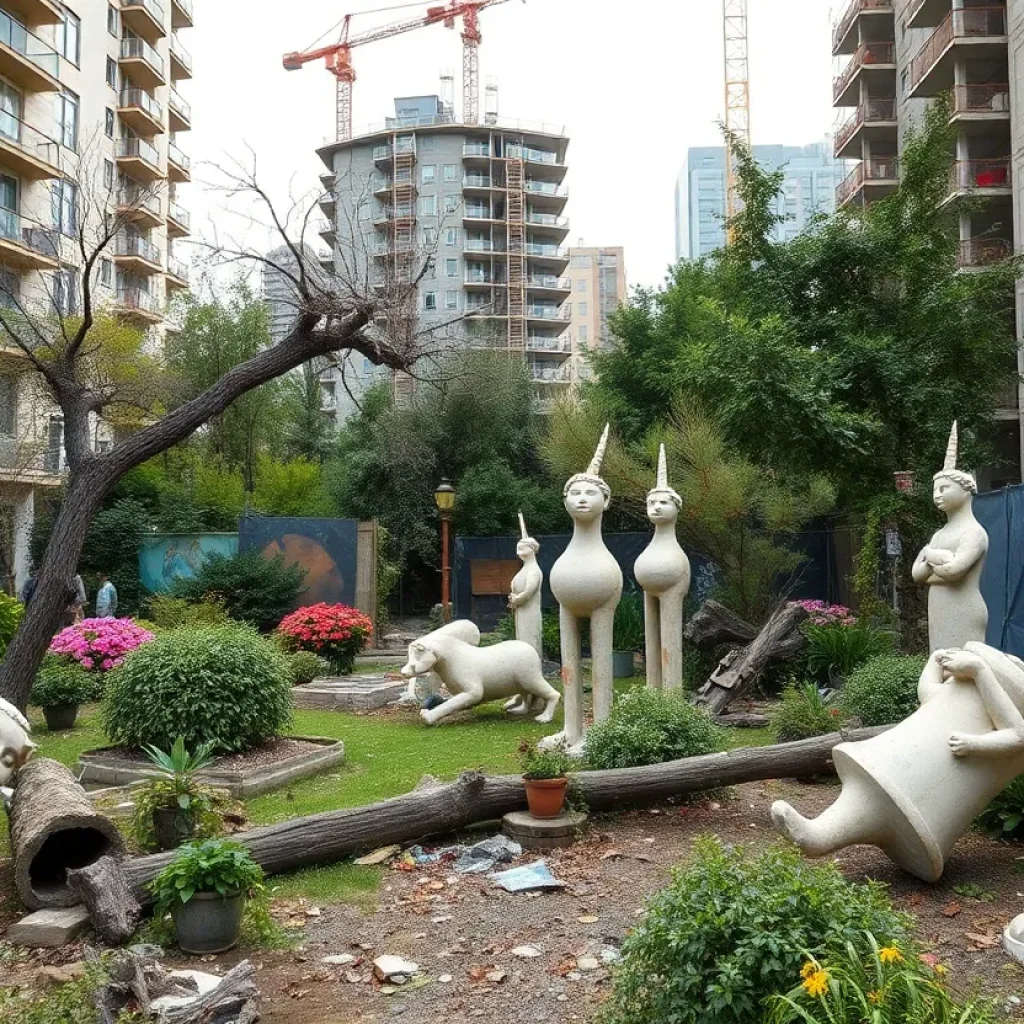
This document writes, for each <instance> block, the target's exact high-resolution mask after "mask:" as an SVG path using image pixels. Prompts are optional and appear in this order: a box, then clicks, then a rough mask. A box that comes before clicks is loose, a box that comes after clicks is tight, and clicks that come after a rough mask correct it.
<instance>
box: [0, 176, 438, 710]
mask: <svg viewBox="0 0 1024 1024" xmlns="http://www.w3.org/2000/svg"><path fill="white" fill-rule="evenodd" d="M222 174H223V176H224V181H225V184H223V186H222V187H223V190H224V192H225V193H226V194H228V195H230V196H234V197H245V196H247V197H249V198H250V199H251V200H252V201H253V202H254V204H256V205H257V206H258V207H259V209H260V210H261V211H262V214H261V216H262V217H263V218H264V223H265V224H266V226H267V227H269V228H270V229H272V230H273V231H274V232H276V234H277V235H279V236H280V238H281V239H282V240H283V242H284V244H285V246H287V249H288V251H289V252H290V254H291V259H290V260H289V262H288V265H286V266H285V265H281V266H277V267H276V269H277V270H278V271H279V272H280V273H282V274H283V275H285V276H286V277H287V278H288V280H289V281H290V283H291V286H292V288H293V290H294V295H295V301H296V315H295V319H294V322H293V324H292V326H291V329H290V330H289V332H288V333H287V335H286V336H284V337H283V338H282V339H281V340H280V341H278V342H277V343H275V344H273V345H271V346H270V347H268V348H266V349H263V350H262V351H260V352H258V353H257V354H255V355H254V356H252V357H251V358H249V359H247V360H245V361H244V362H242V363H239V364H238V365H236V366H234V367H232V368H230V369H229V370H227V372H225V373H224V374H223V375H222V376H221V377H220V379H219V380H217V381H216V383H214V384H213V385H212V386H210V387H209V388H207V389H206V390H205V391H203V392H202V393H201V394H198V395H196V396H195V397H193V398H191V399H189V400H188V401H185V402H184V403H183V404H181V405H178V406H177V407H176V408H174V409H173V410H172V411H171V412H169V413H167V414H166V415H163V416H161V417H159V418H157V417H156V416H155V414H153V413H152V412H151V413H150V415H149V416H148V417H146V418H144V419H143V420H141V422H140V424H139V425H138V428H137V429H135V430H133V431H132V432H131V433H129V434H128V435H127V436H125V437H124V438H123V439H121V440H119V442H118V443H116V444H115V445H114V446H113V447H112V448H111V449H110V450H109V451H105V452H99V451H96V450H95V449H94V446H93V445H92V444H91V443H90V433H91V429H90V425H91V424H92V423H94V422H95V420H96V418H97V417H102V416H104V415H105V414H106V413H108V411H109V410H110V409H111V408H112V407H115V406H117V405H118V404H122V405H123V404H124V403H126V402H127V403H128V404H132V405H138V406H140V407H141V406H143V405H144V404H145V398H146V396H145V395H144V394H141V393H139V394H137V393H128V394H126V393H125V388H124V387H122V386H120V385H121V384H122V383H123V382H121V381H118V380H117V379H112V378H111V377H110V375H109V374H108V375H104V374H103V373H101V372H97V368H98V367H102V365H103V359H102V354H103V353H102V346H101V341H102V334H103V330H102V324H103V322H104V318H106V319H107V321H108V322H109V316H108V314H107V311H106V310H105V309H104V308H103V307H102V303H101V301H100V298H99V296H100V294H102V293H101V292H99V289H98V288H97V276H98V267H99V262H100V260H101V258H102V257H103V254H104V253H106V252H107V251H108V250H109V248H110V247H111V245H112V244H114V242H115V240H116V239H117V238H119V237H120V234H121V232H123V230H124V228H125V225H126V223H127V221H128V220H129V219H130V218H131V215H132V205H133V204H128V205H126V204H125V203H124V202H123V200H124V198H125V197H120V198H121V200H122V201H121V202H114V201H112V199H111V197H110V196H94V197H92V199H91V200H89V201H87V202H83V204H82V207H81V216H80V223H79V225H78V229H77V236H76V238H75V239H74V244H75V249H76V253H75V256H76V263H77V269H76V271H75V274H76V278H77V288H78V292H79V295H80V308H79V309H78V310H77V311H75V312H71V311H70V310H69V309H68V308H67V304H66V303H65V302H63V301H62V297H61V296H58V295H56V294H54V288H53V286H52V284H51V283H50V282H49V281H48V280H43V281H40V284H39V294H41V295H43V296H44V301H42V302H40V303H38V304H33V303H31V302H29V301H28V300H25V301H22V302H21V303H19V308H18V309H17V310H15V311H13V312H12V311H11V310H8V309H4V308H0V327H2V328H4V329H5V330H6V331H7V333H8V337H9V344H13V345H16V346H17V348H18V349H20V350H21V352H22V353H23V354H24V356H25V357H26V358H27V359H28V360H29V361H30V363H31V365H32V367H33V369H34V370H35V371H36V372H37V373H38V374H39V375H40V377H41V378H42V380H43V381H44V382H45V384H46V387H47V388H48V390H49V392H50V394H51V395H52V398H53V401H54V402H55V403H56V405H57V406H59V408H60V410H61V413H62V414H63V418H64V430H65V435H64V436H65V449H66V457H67V478H66V482H65V489H64V500H63V502H62V504H61V507H60V510H59V511H58V513H57V516H56V519H55V521H54V525H53V533H52V536H51V539H50V543H49V547H48V548H47V551H46V554H45V556H44V558H43V560H42V563H41V565H40V566H39V575H38V585H37V588H36V591H35V594H34V596H33V598H32V601H31V603H30V605H29V607H28V610H27V614H26V616H25V619H24V620H23V622H22V625H21V628H20V629H19V631H18V633H17V635H16V636H15V638H14V640H13V641H12V643H11V645H10V646H9V647H8V649H7V652H6V655H5V657H4V660H3V663H2V665H0V695H3V696H4V697H5V698H7V699H8V700H10V701H11V702H12V703H14V704H15V705H16V706H18V707H21V708H24V706H25V704H26V701H27V698H28V694H29V691H30V689H31V686H32V680H33V678H34V676H35V673H36V671H37V669H38V667H39V664H40V662H41V660H42V658H43V656H44V654H45V652H46V649H47V646H48V644H49V642H50V639H51V637H52V636H53V634H54V632H55V631H56V629H57V628H58V627H59V625H60V622H61V617H62V615H63V613H64V610H65V608H66V607H67V604H68V600H69V594H70V587H71V580H72V578H73V576H74V573H75V571H76V565H77V563H78V559H79V556H80V554H81V551H82V546H83V543H84V541H85V537H86V533H87V531H88V528H89V524H90V522H91V520H92V517H93V515H94V514H95V513H96V511H97V510H98V509H99V507H100V505H101V503H102V501H103V498H104V496H105V495H106V494H107V492H108V491H109V490H110V488H111V487H112V486H113V485H114V484H115V483H116V482H117V481H118V480H119V479H120V478H121V477H122V476H124V475H125V473H127V472H128V471H129V470H131V469H133V468H134V467H135V466H138V465H140V464H141V463H143V462H145V461H146V460H147V459H150V458H152V457H153V456H154V455H157V454H159V453H160V452H163V451H166V450H167V449H168V448H170V447H172V446H173V445H175V444H177V443H179V442H180V441H183V440H184V439H185V438H187V437H188V436H189V435H190V434H192V432H193V431H195V430H196V429H197V428H199V427H201V426H202V425H203V424H204V423H206V422H207V421H208V420H210V419H211V418H212V417H215V416H217V415H219V414H220V413H222V412H223V411H224V410H225V409H226V408H227V407H228V406H229V405H230V404H231V402H233V401H234V400H235V399H236V398H238V397H239V396H240V395H243V394H245V393H246V392H248V391H250V390H252V389H253V388H256V387H259V386H260V385H261V384H265V383H266V382H268V381H270V380H273V379H274V378H277V377H280V376H281V375H283V374H286V373H288V372H289V371H291V370H293V369H294V368H296V367H298V366H300V365H301V364H302V363H304V362H306V361H308V360H311V359H314V358H316V357H319V356H328V355H330V354H332V353H338V352H345V351H352V352H356V353H359V354H360V355H361V356H363V357H365V358H366V359H368V360H370V361H371V362H372V363H374V364H376V365H379V366H385V367H388V368H389V369H391V370H393V371H398V372H409V371H410V370H411V368H412V366H413V364H414V363H415V361H416V359H417V358H418V357H419V356H420V355H421V354H422V350H423V344H422V338H421V337H420V336H419V335H418V334H416V333H415V332H412V331H401V332H393V331H388V330H384V329H382V327H386V326H387V325H388V324H389V323H393V322H394V321H395V320H396V319H400V318H401V317H403V316H405V315H407V314H406V312H405V311H406V310H407V309H408V303H409V297H410V295H411V294H412V293H414V292H415V286H416V283H417V281H418V280H419V278H420V277H421V276H422V274H423V273H425V272H426V270H427V266H428V262H427V261H424V263H423V264H422V266H420V267H418V268H416V269H414V270H413V271H412V272H411V273H409V274H408V275H406V276H405V277H404V280H403V281H402V282H401V287H400V288H397V289H394V288H388V287H387V282H384V285H385V286H384V287H381V286H380V284H378V285H377V286H376V287H373V286H370V285H369V282H368V280H367V278H366V276H365V273H364V271H363V269H362V268H361V267H360V268H352V272H351V273H342V274H339V275H336V276H335V277H333V278H330V279H325V276H324V274H323V273H322V272H321V268H320V267H319V265H316V266H314V265H312V261H311V260H310V255H309V250H308V249H307V248H306V247H304V246H303V245H302V244H301V239H302V238H303V236H304V234H305V233H306V231H307V229H308V218H309V212H308V210H307V211H306V212H305V214H303V215H301V216H298V217H296V210H295V208H294V207H293V208H292V209H290V210H289V211H288V212H287V214H285V215H281V214H279V212H278V210H277V209H275V206H274V204H273V203H272V202H271V201H270V198H269V196H268V195H267V193H266V192H265V191H264V189H263V188H262V187H261V186H260V184H259V183H258V182H257V180H256V176H255V171H248V170H245V169H242V168H237V169H234V170H231V171H222ZM83 178H84V175H83ZM144 200H145V197H142V196H140V197H135V201H136V202H143V201H144ZM115 211H116V212H115ZM210 251H211V255H212V256H213V257H214V258H215V259H216V260H217V261H218V262H219V263H220V264H222V265H223V264H238V263H244V262H249V263H252V262H254V261H255V262H262V263H266V262H267V257H265V256H263V255H261V254H260V253H259V252H256V251H254V250H253V249H252V248H246V247H243V246H236V245H232V244H230V243H227V244H224V243H220V242H217V243H216V244H214V245H212V246H211V247H210ZM46 299H48V301H46ZM396 310H401V312H396ZM129 390H130V389H129Z"/></svg>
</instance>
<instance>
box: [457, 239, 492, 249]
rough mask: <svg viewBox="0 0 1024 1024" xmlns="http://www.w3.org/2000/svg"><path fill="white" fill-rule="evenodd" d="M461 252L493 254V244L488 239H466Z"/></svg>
mask: <svg viewBox="0 0 1024 1024" xmlns="http://www.w3.org/2000/svg"><path fill="white" fill-rule="evenodd" d="M462 251H463V252H494V243H493V242H492V241H491V240H490V239H489V238H467V239H466V240H465V241H464V242H463V243H462Z"/></svg>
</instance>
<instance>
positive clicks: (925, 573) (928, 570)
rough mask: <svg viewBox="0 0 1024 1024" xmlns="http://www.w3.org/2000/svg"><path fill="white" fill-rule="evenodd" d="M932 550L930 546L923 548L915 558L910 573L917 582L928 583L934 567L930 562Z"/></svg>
mask: <svg viewBox="0 0 1024 1024" xmlns="http://www.w3.org/2000/svg"><path fill="white" fill-rule="evenodd" d="M930 551H931V549H930V548H927V547H925V548H922V549H921V552H920V554H919V555H918V556H917V558H915V559H914V564H913V565H912V566H911V568H910V575H911V576H913V578H914V582H915V583H926V582H928V579H929V577H930V576H931V575H932V567H931V565H930V564H929V562H928V555H929V553H930Z"/></svg>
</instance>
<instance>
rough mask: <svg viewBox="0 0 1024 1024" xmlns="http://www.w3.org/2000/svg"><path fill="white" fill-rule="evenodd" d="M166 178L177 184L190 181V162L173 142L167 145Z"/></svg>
mask: <svg viewBox="0 0 1024 1024" xmlns="http://www.w3.org/2000/svg"><path fill="white" fill-rule="evenodd" d="M167 177H168V178H170V179H171V181H177V182H182V181H191V180H192V161H191V159H190V158H189V157H188V156H186V155H185V154H184V153H182V151H181V150H180V149H178V147H177V146H176V145H175V144H174V143H173V142H168V143H167Z"/></svg>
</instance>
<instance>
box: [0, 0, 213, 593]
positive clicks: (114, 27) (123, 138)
mask: <svg viewBox="0 0 1024 1024" xmlns="http://www.w3.org/2000/svg"><path fill="white" fill-rule="evenodd" d="M192 24H193V12H192V0H111V2H109V3H108V2H106V0H67V2H66V3H60V2H57V0H0V303H3V304H4V305H7V306H8V307H10V306H15V305H20V306H21V307H23V308H25V309H27V310H30V311H38V312H42V313H46V312H50V313H52V312H53V311H54V307H56V309H57V310H58V311H59V312H61V313H65V314H67V313H74V312H76V311H77V310H78V309H79V307H80V303H81V295H79V294H78V291H79V277H80V272H79V269H78V268H79V264H80V260H81V257H80V254H79V253H78V252H77V251H76V246H75V244H74V236H75V235H76V232H77V231H78V228H79V225H80V223H81V221H82V220H83V218H85V219H86V222H87V223H88V222H89V221H88V218H89V217H90V215H91V216H92V217H93V218H95V219H96V220H98V216H99V214H98V212H97V211H103V210H107V211H109V212H110V213H115V212H117V213H120V214H121V215H122V217H123V218H124V219H125V221H126V223H125V226H124V228H123V230H121V231H119V233H118V235H117V237H116V238H115V239H114V241H113V243H112V245H111V246H110V247H109V249H108V252H107V254H106V256H105V257H104V258H103V259H101V260H100V262H99V264H98V268H97V272H96V289H95V292H96V295H95V298H96V301H97V302H98V304H100V305H101V306H105V307H106V308H109V309H112V310H113V311H115V312H116V313H118V314H119V315H122V316H124V317H126V318H128V319H129V320H131V321H132V322H133V323H136V324H138V325H139V326H140V327H142V328H143V329H145V330H146V331H147V332H149V333H150V334H151V335H152V337H153V339H154V341H158V340H159V339H160V338H161V337H162V332H163V329H164V327H163V320H164V316H163V313H164V309H165V307H166V303H167V300H168V298H169V297H171V296H172V295H173V294H174V293H175V292H177V291H181V290H183V289H186V288H187V287H188V270H187V268H186V266H185V263H184V262H183V261H182V259H181V258H180V256H179V254H178V253H177V252H176V251H175V244H176V241H177V240H178V239H181V238H183V237H184V236H187V235H188V233H189V215H188V212H187V209H186V208H185V206H184V205H183V203H182V197H181V195H180V193H179V188H180V186H182V185H183V184H185V183H187V182H188V181H189V178H190V168H189V158H188V156H187V155H186V154H185V153H184V151H183V150H182V148H181V147H180V145H179V139H180V137H181V135H182V133H184V132H186V131H188V130H189V128H190V126H191V118H192V115H191V110H190V107H189V104H188V103H187V102H186V101H185V99H184V98H183V97H182V95H181V93H180V92H179V91H178V86H179V84H180V83H181V82H182V81H184V80H187V79H189V78H191V77H192V59H191V57H190V56H189V53H188V50H187V49H186V48H185V46H184V44H183V43H182V40H181V35H180V34H179V33H181V32H182V31H183V30H185V29H187V28H190V27H191V26H192ZM94 440H95V443H96V445H97V446H99V447H103V446H106V445H109V444H111V443H113V440H114V438H113V432H112V430H110V429H109V428H108V427H107V426H106V425H105V424H103V423H102V422H97V423H96V424H95V438H94ZM62 470H63V424H62V422H61V418H60V415H59V412H58V410H56V409H55V408H54V407H53V406H52V404H51V403H50V402H49V401H48V399H47V397H46V395H45V393H44V391H43V389H42V388H41V387H40V382H39V381H38V379H37V378H36V377H35V375H34V374H33V373H32V372H31V371H30V368H29V367H28V365H27V362H26V360H25V359H24V358H23V357H22V356H21V354H20V352H19V351H18V350H17V349H15V348H14V347H12V346H11V345H4V344H3V343H2V340H0V559H2V563H3V564H2V565H0V571H2V573H3V574H5V576H6V579H5V581H4V583H5V584H6V586H7V587H9V588H10V587H15V586H20V585H21V584H22V583H23V582H24V579H25V577H26V574H27V570H28V552H27V536H28V531H29V529H30V528H31V523H32V519H33V510H34V505H35V500H36V497H37V495H38V494H39V493H40V491H45V490H47V489H52V488H55V487H57V486H58V485H59V484H60V481H61V473H62Z"/></svg>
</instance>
